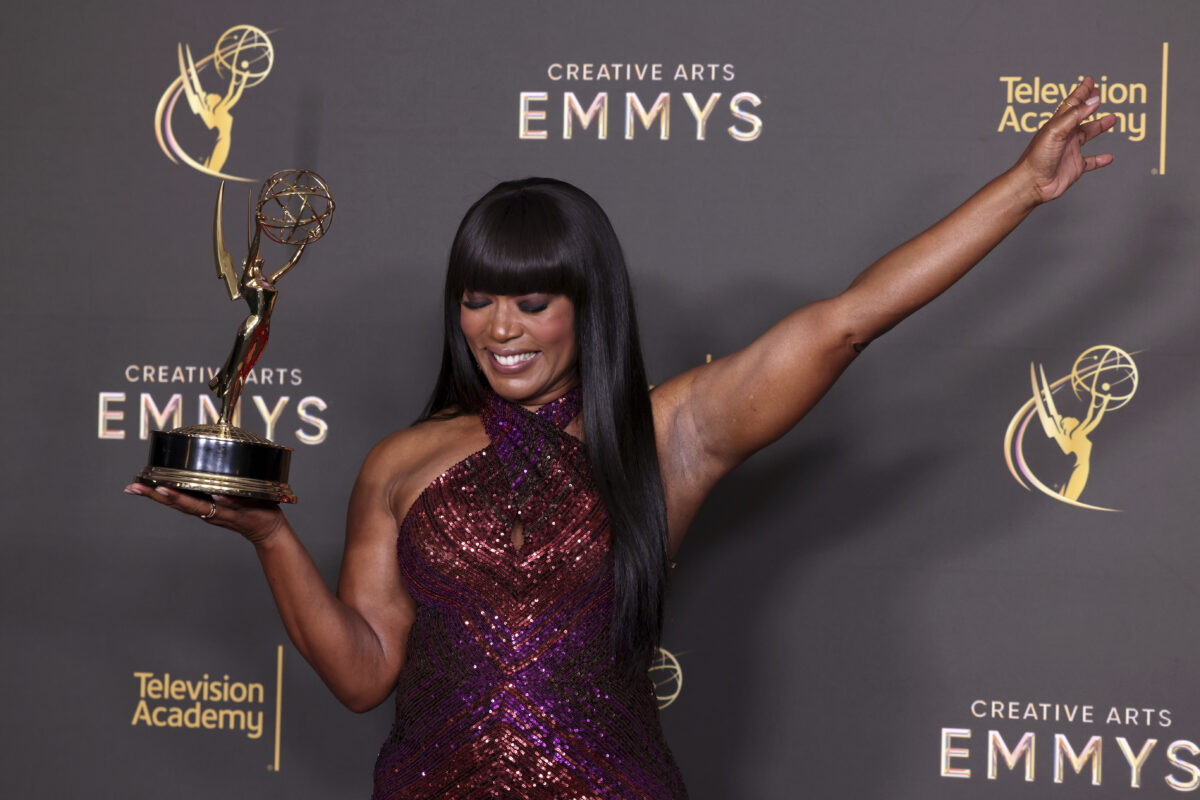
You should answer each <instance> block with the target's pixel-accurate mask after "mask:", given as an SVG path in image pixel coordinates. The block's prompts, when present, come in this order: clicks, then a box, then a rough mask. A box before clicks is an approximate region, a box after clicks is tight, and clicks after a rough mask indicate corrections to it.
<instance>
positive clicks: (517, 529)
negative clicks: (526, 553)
mask: <svg viewBox="0 0 1200 800" xmlns="http://www.w3.org/2000/svg"><path fill="white" fill-rule="evenodd" d="M509 535H510V536H511V537H512V543H513V549H515V550H516V551H517V552H518V553H519V552H521V548H522V547H524V546H525V523H524V522H521V521H520V520H517V522H516V524H515V525H513V526H512V531H511V532H510V533H509Z"/></svg>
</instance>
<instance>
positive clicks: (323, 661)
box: [255, 520, 403, 711]
mask: <svg viewBox="0 0 1200 800" xmlns="http://www.w3.org/2000/svg"><path fill="white" fill-rule="evenodd" d="M255 551H256V553H257V554H258V558H259V561H260V562H261V564H262V567H263V572H264V574H265V575H266V578H267V583H268V584H269V585H270V588H271V593H272V595H273V596H274V598H275V604H276V606H277V607H278V609H279V616H280V617H281V618H282V620H283V624H284V627H285V628H286V629H287V632H288V636H289V637H290V638H291V640H292V642H293V643H294V644H295V645H296V649H297V650H299V651H300V654H301V655H303V656H304V658H305V660H307V661H308V663H309V664H311V665H312V667H313V669H314V670H316V672H317V674H318V675H319V676H320V677H321V680H323V681H324V682H325V684H326V685H327V686H328V687H329V689H330V690H331V691H332V692H333V693H334V695H335V696H336V697H337V698H338V700H340V701H341V702H342V703H344V704H345V705H347V706H348V707H350V708H352V709H354V710H356V711H362V710H366V709H368V708H373V707H374V706H376V705H378V704H379V703H380V702H381V701H382V700H384V699H385V698H386V697H387V695H388V693H389V692H390V691H391V689H392V686H393V685H394V683H395V677H396V673H397V672H398V670H399V667H400V665H401V664H402V663H403V654H402V653H387V652H385V648H384V646H383V644H382V642H381V640H380V638H379V637H378V636H377V635H376V633H375V631H374V630H373V629H372V628H371V626H370V624H368V622H367V620H366V619H365V618H364V617H363V616H362V614H360V613H359V612H358V611H357V610H355V609H354V608H352V607H350V606H348V605H347V604H346V603H344V602H342V601H341V600H340V599H339V598H338V597H337V596H336V595H335V594H334V593H333V592H332V591H330V589H329V587H328V585H327V584H326V583H325V579H324V578H323V577H322V576H321V574H320V572H319V571H318V570H317V567H316V564H315V563H314V562H313V560H312V557H311V556H310V555H309V553H308V551H307V550H306V549H305V547H304V545H303V544H302V543H301V542H300V539H299V538H298V537H297V536H296V533H295V532H294V531H293V530H292V528H291V526H290V525H289V524H288V523H287V521H286V520H283V521H282V522H281V524H280V527H279V528H278V530H276V531H275V533H274V534H273V535H272V536H270V537H269V538H268V539H266V541H264V542H262V543H259V544H255ZM401 649H402V645H401Z"/></svg>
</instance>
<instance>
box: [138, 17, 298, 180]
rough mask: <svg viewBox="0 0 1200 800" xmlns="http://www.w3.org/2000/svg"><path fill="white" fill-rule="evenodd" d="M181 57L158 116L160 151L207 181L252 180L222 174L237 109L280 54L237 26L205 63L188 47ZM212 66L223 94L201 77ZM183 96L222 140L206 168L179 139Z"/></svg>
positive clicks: (252, 30)
mask: <svg viewBox="0 0 1200 800" xmlns="http://www.w3.org/2000/svg"><path fill="white" fill-rule="evenodd" d="M177 51H178V57H179V76H178V77H177V78H175V80H173V81H172V82H171V85H170V86H168V87H167V90H166V91H165V92H163V95H162V97H161V98H159V101H158V108H157V109H156V110H155V112H154V135H155V137H156V138H157V139H158V146H159V147H160V148H161V149H162V151H163V153H164V154H165V155H166V156H167V158H169V159H171V161H172V162H174V163H176V164H178V163H179V162H181V161H182V162H183V163H185V164H187V165H188V166H190V167H192V168H193V169H197V170H199V171H200V172H203V173H204V174H205V175H212V176H213V177H215V178H224V179H226V180H234V181H249V180H251V179H250V178H242V177H239V176H237V175H228V174H226V173H224V172H222V171H221V170H222V169H223V168H224V166H225V160H226V159H227V158H228V157H229V147H230V143H231V138H232V136H233V107H234V106H235V105H237V102H238V101H239V100H241V99H242V92H243V91H245V90H246V89H247V88H250V87H253V86H257V85H258V84H260V83H262V82H263V80H265V79H266V77H267V75H268V74H269V73H270V72H271V66H272V65H273V64H274V63H275V50H274V48H273V47H272V46H271V40H270V38H268V36H267V34H266V33H264V32H263V31H262V30H260V29H259V28H256V27H254V26H253V25H234V26H233V27H232V28H230V29H229V30H227V31H225V32H224V33H223V34H221V37H220V38H219V39H217V44H216V46H215V47H214V48H213V52H212V53H211V54H210V55H208V56H205V57H204V58H202V59H200V61H195V60H194V59H193V58H192V50H191V48H190V47H189V46H187V45H184V44H180V45H178V47H177ZM209 66H211V67H212V68H213V69H212V72H213V73H214V77H215V81H217V82H219V84H220V88H221V89H222V90H223V92H224V94H221V93H219V92H206V91H205V90H204V86H203V83H202V81H201V74H202V73H204V72H205V70H206V69H207V68H208V67H209ZM210 85H212V82H210ZM181 96H182V97H186V98H187V104H188V107H189V108H191V110H192V113H193V114H195V115H196V116H197V117H199V118H200V120H201V122H203V123H204V126H205V127H206V128H208V129H209V130H215V131H216V134H217V139H216V141H215V142H214V143H213V148H212V152H211V153H209V154H208V156H206V157H205V158H204V159H203V161H202V162H201V161H198V160H196V159H195V158H192V157H191V156H190V155H188V154H187V153H186V152H185V151H184V149H183V147H182V146H181V145H180V144H179V141H178V140H177V139H176V138H175V130H174V127H173V126H174V115H175V106H176V104H177V103H178V101H179V98H180V97H181Z"/></svg>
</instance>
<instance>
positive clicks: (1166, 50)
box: [1158, 42, 1171, 175]
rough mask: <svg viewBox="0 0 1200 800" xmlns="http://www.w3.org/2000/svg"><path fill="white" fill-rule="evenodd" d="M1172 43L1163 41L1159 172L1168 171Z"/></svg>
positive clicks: (1160, 173)
mask: <svg viewBox="0 0 1200 800" xmlns="http://www.w3.org/2000/svg"><path fill="white" fill-rule="evenodd" d="M1170 49H1171V43H1170V42H1163V59H1162V64H1163V70H1162V120H1161V121H1160V122H1159V126H1158V128H1159V139H1158V174H1159V175H1162V174H1164V173H1165V172H1166V171H1167V57H1168V56H1169V55H1170Z"/></svg>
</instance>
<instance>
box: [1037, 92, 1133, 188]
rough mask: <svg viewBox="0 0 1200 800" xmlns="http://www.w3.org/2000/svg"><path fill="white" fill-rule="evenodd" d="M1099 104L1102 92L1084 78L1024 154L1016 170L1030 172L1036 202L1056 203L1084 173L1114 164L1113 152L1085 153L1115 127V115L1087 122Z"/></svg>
mask: <svg viewBox="0 0 1200 800" xmlns="http://www.w3.org/2000/svg"><path fill="white" fill-rule="evenodd" d="M1099 104H1100V91H1099V90H1098V89H1097V88H1096V84H1095V82H1094V81H1093V80H1092V79H1091V78H1084V79H1083V82H1082V83H1080V84H1079V85H1078V86H1076V87H1075V90H1074V91H1072V92H1071V94H1069V95H1068V96H1067V99H1066V100H1064V101H1063V102H1062V104H1061V105H1060V106H1059V107H1058V110H1057V111H1055V112H1054V116H1052V117H1051V118H1050V119H1049V120H1047V122H1046V124H1045V125H1043V126H1042V129H1041V130H1040V131H1038V133H1037V135H1036V136H1034V137H1033V141H1031V142H1030V143H1029V146H1028V147H1026V148H1025V152H1024V153H1022V154H1021V158H1020V160H1018V161H1017V169H1023V170H1025V171H1026V172H1027V173H1028V175H1029V178H1030V180H1031V181H1032V186H1033V191H1034V199H1035V201H1036V202H1037V203H1045V202H1047V201H1049V200H1053V199H1054V198H1056V197H1058V196H1060V195H1061V194H1062V193H1063V192H1065V191H1066V190H1067V189H1068V188H1070V186H1071V184H1073V183H1074V182H1075V181H1077V180H1079V176H1080V175H1082V174H1083V173H1085V172H1091V171H1092V170H1094V169H1099V168H1100V167H1106V166H1108V165H1109V164H1111V163H1112V160H1113V157H1112V154H1111V153H1100V154H1099V155H1094V156H1085V155H1084V154H1083V152H1082V148H1083V146H1084V145H1085V144H1087V143H1088V142H1089V141H1091V140H1092V139H1094V138H1096V137H1097V136H1099V135H1100V134H1101V133H1104V132H1105V131H1107V130H1108V129H1109V128H1111V127H1112V126H1113V125H1114V124H1116V121H1117V118H1116V117H1115V116H1113V115H1112V114H1109V115H1107V116H1104V117H1101V118H1099V119H1094V120H1092V121H1090V122H1084V120H1085V119H1087V118H1088V117H1090V116H1093V115H1094V114H1095V113H1096V108H1097V107H1098V106H1099Z"/></svg>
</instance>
